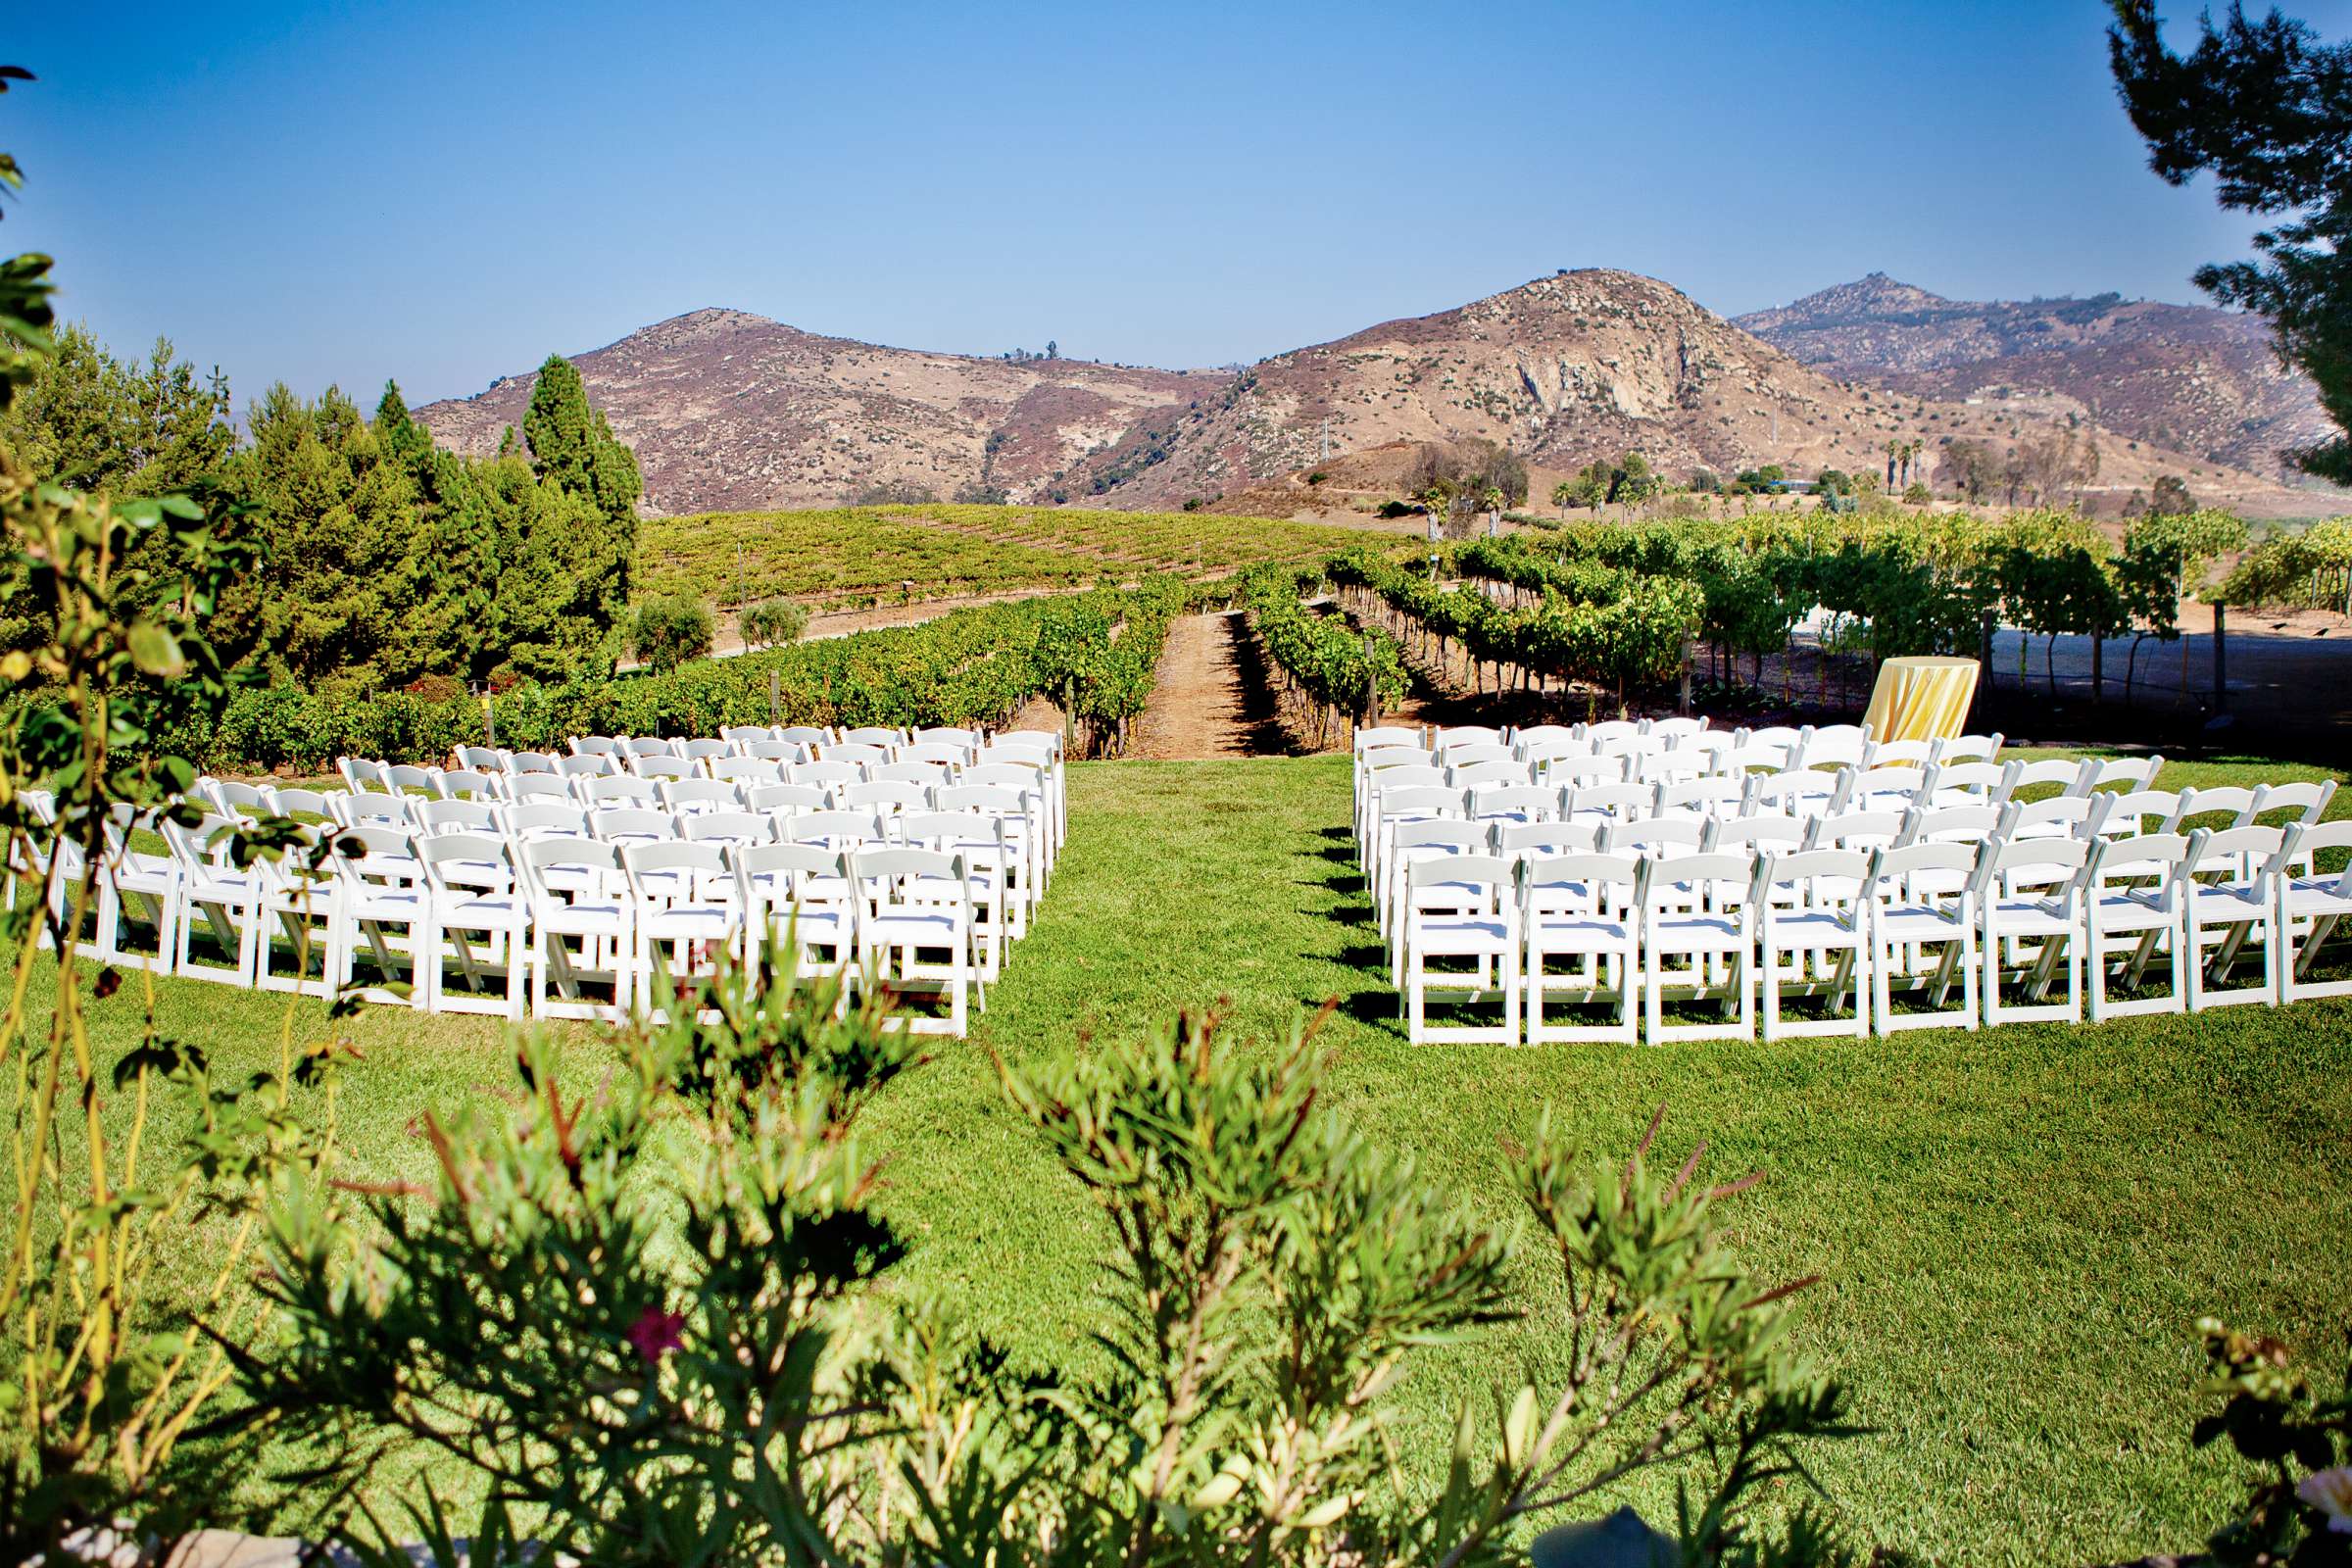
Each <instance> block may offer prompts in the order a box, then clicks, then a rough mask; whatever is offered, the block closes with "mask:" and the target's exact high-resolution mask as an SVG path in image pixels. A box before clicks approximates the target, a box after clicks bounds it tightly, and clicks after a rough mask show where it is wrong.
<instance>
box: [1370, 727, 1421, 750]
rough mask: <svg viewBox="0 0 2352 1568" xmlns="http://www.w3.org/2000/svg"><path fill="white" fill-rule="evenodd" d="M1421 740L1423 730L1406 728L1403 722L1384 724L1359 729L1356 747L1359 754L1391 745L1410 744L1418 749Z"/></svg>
mask: <svg viewBox="0 0 2352 1568" xmlns="http://www.w3.org/2000/svg"><path fill="white" fill-rule="evenodd" d="M1421 740H1422V737H1421V731H1419V730H1417V729H1406V728H1405V727H1404V726H1403V725H1401V724H1382V725H1377V726H1375V727H1374V728H1371V729H1359V730H1357V731H1356V732H1355V747H1354V749H1355V752H1356V753H1357V755H1358V756H1361V755H1362V754H1363V753H1365V752H1370V751H1377V750H1379V749H1381V748H1383V747H1389V746H1410V747H1412V748H1413V749H1414V750H1416V751H1418V750H1420V748H1421Z"/></svg>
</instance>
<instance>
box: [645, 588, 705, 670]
mask: <svg viewBox="0 0 2352 1568" xmlns="http://www.w3.org/2000/svg"><path fill="white" fill-rule="evenodd" d="M714 630H715V628H714V627H713V625H712V622H711V607H710V606H709V605H706V604H705V603H703V601H701V600H700V599H697V598H694V597H693V596H692V595H689V594H657V595H655V596H654V597H653V598H651V599H648V600H647V601H646V602H645V603H644V604H642V605H639V606H638V607H637V613H636V614H635V615H633V616H632V617H630V620H629V651H630V652H631V653H632V654H634V655H636V656H637V660H638V662H640V663H643V664H647V665H650V666H652V667H653V668H655V669H658V670H663V671H667V670H672V669H675V668H677V667H678V666H679V665H680V664H682V663H684V662H686V661H688V660H689V659H700V658H702V657H703V656H704V655H705V654H708V653H709V652H711V638H712V636H713V634H714Z"/></svg>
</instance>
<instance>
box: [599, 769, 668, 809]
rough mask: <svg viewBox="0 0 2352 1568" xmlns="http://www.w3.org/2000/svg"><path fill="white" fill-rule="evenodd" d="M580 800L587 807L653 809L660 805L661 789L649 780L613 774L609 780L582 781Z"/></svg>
mask: <svg viewBox="0 0 2352 1568" xmlns="http://www.w3.org/2000/svg"><path fill="white" fill-rule="evenodd" d="M580 799H581V800H582V801H583V802H585V803H586V804H587V805H589V806H642V807H646V808H649V809H650V808H653V807H657V806H660V805H661V804H662V787H661V786H660V785H659V784H657V783H655V782H654V781H653V780H652V779H650V778H632V777H630V776H629V775H628V774H626V773H614V774H613V775H612V776H611V777H609V778H591V779H583V780H582V781H581V782H580Z"/></svg>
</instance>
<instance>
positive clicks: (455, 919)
mask: <svg viewBox="0 0 2352 1568" xmlns="http://www.w3.org/2000/svg"><path fill="white" fill-rule="evenodd" d="M433 917H434V918H435V919H437V920H439V921H440V922H441V923H442V924H443V925H449V926H457V927H460V928H461V929H465V930H484V931H487V930H491V929H493V928H499V929H508V930H516V931H519V930H521V929H522V928H523V927H524V926H526V925H529V924H530V923H531V911H530V909H529V907H527V906H525V905H524V904H523V902H522V901H521V900H520V899H517V898H515V897H513V896H512V895H494V896H492V897H490V898H483V899H460V900H458V901H456V902H454V903H448V904H443V905H441V906H439V907H436V908H435V909H434V911H433Z"/></svg>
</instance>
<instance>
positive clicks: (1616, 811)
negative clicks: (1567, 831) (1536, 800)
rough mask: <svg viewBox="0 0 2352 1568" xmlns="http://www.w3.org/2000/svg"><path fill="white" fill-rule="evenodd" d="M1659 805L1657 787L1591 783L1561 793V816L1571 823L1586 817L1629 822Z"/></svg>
mask: <svg viewBox="0 0 2352 1568" xmlns="http://www.w3.org/2000/svg"><path fill="white" fill-rule="evenodd" d="M1657 802H1658V788H1657V786H1656V785H1654V784H1588V785H1585V786H1584V787H1583V788H1581V789H1566V790H1562V791H1561V792H1560V815H1561V816H1562V817H1563V818H1565V819H1567V820H1569V821H1574V820H1576V819H1578V818H1579V817H1583V818H1587V819H1593V818H1600V819H1605V820H1609V821H1616V822H1630V821H1633V820H1634V819H1635V818H1636V817H1640V816H1646V815H1647V814H1648V813H1649V811H1650V810H1651V809H1652V808H1654V807H1655V806H1656V805H1657Z"/></svg>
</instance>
